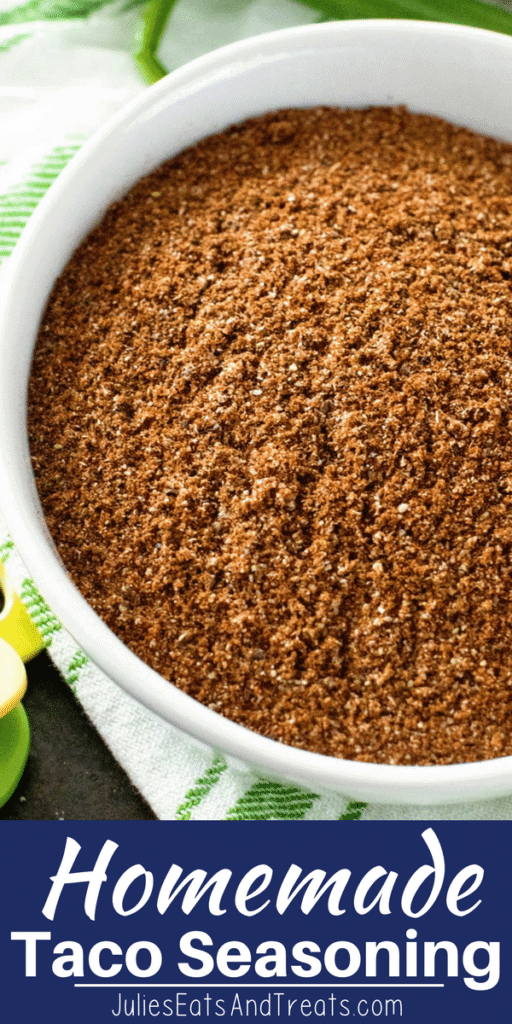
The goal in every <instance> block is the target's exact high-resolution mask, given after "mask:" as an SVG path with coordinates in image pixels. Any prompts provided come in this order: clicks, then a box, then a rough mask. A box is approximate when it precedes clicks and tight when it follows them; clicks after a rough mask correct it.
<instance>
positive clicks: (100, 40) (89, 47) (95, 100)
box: [0, 0, 512, 821]
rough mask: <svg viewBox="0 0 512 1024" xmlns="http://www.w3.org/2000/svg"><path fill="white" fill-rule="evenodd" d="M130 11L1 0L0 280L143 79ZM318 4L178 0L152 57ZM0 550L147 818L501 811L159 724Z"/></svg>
mask: <svg viewBox="0 0 512 1024" xmlns="http://www.w3.org/2000/svg"><path fill="white" fill-rule="evenodd" d="M507 2H508V0H503V3H502V4H501V6H506V3H507ZM140 10H141V5H140V4H137V2H135V3H134V2H133V0H113V2H108V0H28V2H26V3H22V4H17V5H16V4H15V3H14V2H13V0H0V286H1V277H2V265H3V266H6V264H7V261H8V258H9V255H10V253H11V252H12V250H13V248H14V246H15V244H16V241H17V239H18V238H19V236H20V234H21V232H22V231H23V228H24V226H25V224H26V222H27V220H28V218H29V216H30V214H31V212H32V210H33V209H34V207H35V205H37V202H38V201H39V199H40V198H41V197H42V196H43V195H44V193H45V192H46V191H47V189H48V188H49V186H50V185H51V183H52V181H53V180H54V178H55V177H56V176H57V174H58V173H59V171H60V170H61V169H62V168H63V167H64V166H65V164H66V163H67V162H68V161H69V160H70V159H72V157H73V154H74V153H75V152H76V150H77V148H79V146H80V145H81V143H82V142H83V141H84V140H85V139H86V138H88V137H89V136H90V135H91V134H92V132H93V131H94V130H95V129H96V128H97V127H99V126H100V125H101V124H103V123H104V121H105V120H106V119H107V118H108V117H109V116H110V115H111V114H113V113H115V112H116V111H117V110H118V109H119V108H120V107H121V106H122V105H123V104H124V103H126V102H127V101H128V100H129V99H131V98H132V97H133V96H135V95H137V93H138V92H139V91H141V90H142V89H144V88H146V86H145V83H144V81H143V79H142V77H141V75H140V72H139V71H138V69H137V66H136V64H135V61H134V59H133V54H134V53H135V51H136V50H137V47H138V35H139V34H140V31H141V27H140V26H141V19H140ZM318 17H319V16H317V15H316V14H315V13H314V12H312V11H311V10H309V9H308V8H307V7H304V6H303V5H301V4H300V3H299V2H296V0H179V2H178V3H177V4H176V6H175V8H174V10H173V13H172V15H171V18H170V19H169V23H168V27H167V31H166V33H165V36H164V39H163V41H162V46H161V51H160V54H159V56H160V58H161V59H162V61H163V62H164V63H165V64H166V66H167V67H169V68H174V67H177V66H179V65H180V64H182V63H185V61H187V60H190V59H191V58H193V57H196V56H199V55H200V54H201V53H204V52H205V51H206V50H208V49H211V48H212V47H213V46H220V45H222V44H224V43H227V42H232V41H234V40H235V39H239V38H242V37H244V36H248V35H253V34H255V33H257V32H262V31H269V30H271V29H274V28H283V27H286V26H288V25H294V24H305V23H308V22H312V21H316V20H318ZM0 558H1V559H2V560H3V561H4V563H5V565H6V567H7V570H8V572H9V575H10V577H11V579H12V581H13V583H14V585H15V586H16V588H17V590H18V593H19V594H20V596H21V598H22V600H23V602H24V604H25V607H26V608H27V610H28V611H29V614H30V615H31V616H32V618H33V620H34V621H35V623H36V624H37V625H38V627H39V629H40V632H41V633H42V635H43V638H44V640H45V643H46V645H47V647H48V651H49V654H50V656H51V658H52V659H53V661H54V663H55V664H56V665H57V667H58V668H59V670H60V671H61V673H62V675H63V677H64V679H65V680H66V682H67V683H68V684H69V686H70V687H71V688H72V690H73V692H74V693H75V695H76V698H77V700H78V701H79V702H80V703H81V705H82V706H83V708H84V710H85V711H86V713H87V715H88V716H89V718H90V719H91V721H92V722H93V724H94V725H95V726H96V728H97V729H98V731H99V732H100V733H101V735H102V736H103V738H104V740H105V742H106V743H107V745H108V746H109V748H110V749H111V751H112V753H113V754H114V756H115V757H116V758H117V760H118V761H119V763H120V764H121V765H122V766H123V768H124V769H125V771H126V772H127V774H128V775H129V777H130V778H131V780H132V781H133V783H134V784H135V785H136V786H137V787H138V789H139V790H140V792H141V793H142V794H143V796H144V797H145V799H146V800H147V801H148V803H149V804H150V806H151V807H152V808H153V810H154V812H155V814H156V815H157V816H158V817H159V818H162V819H167V820H169V819H177V820H181V821H184V820H214V819H224V820H231V821H236V820H245V819H252V820H270V819H297V818H300V819H304V820H306V819H309V820H322V819H324V820H325V819H334V820H340V819H341V820H343V819H345V820H347V819H352V820H355V819H361V820H365V819H366V820H378V819H391V818H394V819H401V820H404V819H409V820H418V819H420V820H421V819H427V818H428V819H437V820H440V819H492V818H495V819H496V818H497V819H511V818H512V794H511V796H510V797H504V798H501V799H499V800H494V801H485V802H480V803H473V804H462V805H461V804H459V805H451V806H448V807H432V808H428V807H427V808H425V807H404V806H400V807H397V806H385V807H384V806H377V805H366V806H365V805H363V804H360V803H357V802H355V801H353V800H352V799H351V795H350V793H347V794H346V795H345V796H342V795H336V794H331V795H327V796H323V795H319V794H317V793H313V792H308V791H306V790H302V789H299V788H297V787H294V786H290V785H284V784H279V783H275V782H269V781H265V780H262V779H260V778H259V777H258V776H257V775H256V774H255V773H254V772H253V771H252V770H251V769H250V768H248V767H247V766H245V765H243V764H241V763H240V762H237V761H235V760H234V759H233V758H229V757H227V758H225V757H223V756H222V755H219V754H217V753H215V752H213V751H212V750H210V749H209V748H208V747H206V746H204V745H202V744H200V743H197V742H196V741H194V740H191V739H190V738H189V737H187V736H186V735H184V734H183V733H182V732H180V731H179V730H177V729H175V728H173V726H171V725H169V724H167V723H165V722H164V721H163V720H162V719H160V718H159V717H158V716H157V715H155V714H153V713H152V712H150V711H148V710H147V709H146V708H144V707H142V706H141V705H140V704H138V703H137V702H136V701H135V700H134V699H133V698H131V697H129V696H128V695H127V694H126V693H124V691H123V690H121V689H120V688H119V687H118V686H117V685H116V684H115V683H114V682H112V680H110V679H108V678H107V677H106V676H105V675H104V674H103V673H102V672H100V671H99V669H97V668H96V666H95V665H93V664H92V663H91V662H90V661H89V660H88V658H87V656H86V655H85V654H84V652H83V651H81V650H80V649H78V648H77V645H76V643H75V641H74V640H73V639H72V637H70V636H69V634H68V633H66V631H65V630H64V629H63V628H62V626H61V624H60V623H59V622H58V620H57V619H56V617H55V616H54V615H53V613H52V611H51V609H50V608H48V606H47V605H46V603H45V602H44V600H43V598H42V597H41V595H40V594H39V593H38V591H37V588H36V587H35V585H34V583H33V581H32V580H31V579H30V577H29V575H28V573H27V570H26V569H25V567H24V565H23V563H22V561H21V559H20V557H19V554H18V552H17V551H16V550H15V548H14V545H13V543H12V540H11V539H10V538H9V536H8V534H7V530H6V527H5V524H4V523H3V521H2V520H1V519H0Z"/></svg>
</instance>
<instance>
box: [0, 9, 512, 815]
mask: <svg viewBox="0 0 512 1024" xmlns="http://www.w3.org/2000/svg"><path fill="white" fill-rule="evenodd" d="M401 103H403V104H407V106H408V107H409V108H410V109H411V110H412V111H417V112H425V113H430V114H437V115H439V116H441V117H444V118H446V119H447V120H449V121H452V122H455V123H458V124H462V125H466V126H467V127H469V128H473V129H475V130H476V131H481V132H484V133H487V134H490V135H494V136H496V137H499V138H502V139H505V140H507V141H512V38H509V37H507V36H503V35H498V34H497V33H493V32H484V31H481V30H478V29H471V28H461V27H459V26H455V25H442V24H432V23H424V22H411V21H402V22H400V21H353V22H334V23H333V22H331V23H326V24H321V25H314V26H307V27H301V28H296V29H286V30H284V31H279V32H273V33H270V34H268V35H262V36H258V37H255V38H252V39H248V40H244V41H242V42H240V43H235V44H233V45H230V46H226V47H223V48H222V49H220V50H216V51H214V52H213V53H211V54H208V55H207V56H205V57H201V58H199V59H198V60H195V61H192V63H190V64H188V65H187V66H185V67H183V68H181V69H180V70H179V71H175V72H174V73H173V74H171V75H169V76H168V77H167V78H165V79H164V80H163V81H162V82H159V83H158V85H156V86H154V87H153V88H151V89H149V90H147V91H146V92H144V93H143V94H142V95H141V96H140V98H138V99H137V100H135V101H134V102H132V103H130V104H129V106H127V107H126V108H125V109H124V110H123V111H122V112H121V113H120V114H119V115H118V116H116V117H115V118H114V119H113V120H111V121H110V122H109V124H108V125H107V126H106V127H105V128H104V129H102V130H101V131H100V132H99V133H97V134H96V135H95V136H94V138H93V139H91V140H90V141H89V142H88V143H87V144H86V145H85V146H84V147H83V149H82V150H81V151H80V152H79V154H78V155H77V156H76V157H75V158H74V160H73V161H72V163H71V164H70V165H69V167H68V168H67V169H66V170H65V171H64V172H63V173H62V174H61V175H60V177H59V179H58V181H57V182H56V183H55V184H54V185H53V186H52V187H51V189H50V190H49V192H48V194H47V196H46V197H45V199H44V200H43V201H42V203H41V204H40V206H39V207H38V208H37V210H36V211H35V213H34V215H33V217H32V218H31V220H30V223H29V225H28V227H27V229H26V230H25V232H24V233H23V237H22V239H21V241H20V243H19V245H18V246H17V247H16V250H15V253H14V254H13V256H12V258H11V260H10V268H9V275H8V280H7V282H6V285H7V286H6V288H4V296H3V299H2V301H1V308H0V438H1V444H0V495H1V498H0V501H1V507H2V511H3V512H4V515H5V517H6V520H7V523H8V526H9V529H10V531H11V533H12V536H13V538H14V540H15V542H16V544H17V546H18V548H19V551H20V553H21V555H22V557H23V559H24V560H25V563H26V565H27V566H28V568H29V570H30V572H31V573H32V575H33V577H34V579H35V581H36V583H37V585H38V587H39V588H40V590H41V592H42V593H43V594H44V596H45V598H46V600H47V601H48V603H49V604H50V605H51V607H52V608H53V609H54V611H55V612H56V613H57V615H58V616H59V617H60V619H61V621H62V623H63V625H64V626H65V628H66V629H68V630H69V632H70V633H71V634H72V635H73V636H74V637H75V639H76V640H77V642H78V643H79V644H80V645H81V647H83V649H84V650H85V651H86V652H87V653H88V655H89V656H90V657H91V658H92V660H93V661H94V662H96V664H97V665H99V666H100V668H102V669H103V670H104V671H105V672H106V673H107V674H108V675H109V676H111V677H112V678H113V679H115V680H116V681H117V682H118V683H119V685H120V686H122V687H124V689H125V690H127V691H128V692H129V693H131V694H132V695H133V696H135V697H136V698H138V700H140V701H141V702H142V703H143V704H146V705H147V706H148V707H150V708H152V709H153V710H154V711H156V712H158V713H159V714H160V715H162V716H163V717H164V718H165V719H167V720H168V721H170V722H172V723H174V724H175V725H177V726H179V727H180V728H181V729H183V730H185V731H187V732H188V733H190V734H191V735H192V736H194V737H196V739H197V740H200V741H203V742H206V743H208V744H210V745H211V746H213V747H214V748H216V749H217V750H220V751H224V752H227V753H230V754H232V755H235V756H236V757H238V758H240V759H241V760H242V761H244V762H246V763H249V764H252V765H254V766H255V767H256V768H257V769H259V770H260V771H261V773H262V774H265V775H267V776H270V777H273V778H278V779H280V780H282V781H285V780H286V781H292V782H295V783H298V784H299V785H303V786H306V787H308V788H310V789H314V790H317V791H318V790H320V791H321V790H326V789H327V790H328V789H335V790H338V791H341V792H343V793H345V794H347V795H349V796H351V797H353V798H356V799H361V800H373V801H381V802H394V803H402V804H403V803H416V804H420V803H423V804H432V803H447V802H452V801H457V800H470V799H475V798H477V797H478V798H483V797H490V796H498V795H500V794H503V793H505V792H510V791H512V757H503V758H499V759H496V760H493V761H483V762H478V763H476V764H460V765H448V766H440V767H394V766H390V765H380V764H379V765H377V764H362V763H359V762H356V761H344V760H339V759H337V758H333V757H325V756H322V755H320V754H313V753H309V752H307V751H303V750H297V749H295V748H293V747H288V746H284V745H282V744H280V743H277V742H275V741H273V740H270V739H266V738H265V737H263V736H260V735H258V734H256V733H253V732H251V731H250V730H248V729H245V728H243V727H242V726H240V725H235V724H234V723H233V722H230V721H229V720H228V719H226V718H223V717H221V716H220V715H218V714H216V713H215V712H213V711H210V710H209V709H208V708H207V707H204V706H203V705H201V704H198V703H197V702H196V701H195V700H193V699H192V698H190V697H188V696H186V695H185V694H184V693H182V692H181V691H180V690H178V689H176V688H175V687H174V686H172V685H170V684H169V683H168V682H167V681H166V680H164V679H163V678H162V677H161V676H160V675H158V673H156V672H154V671H153V670H152V669H151V668H149V667H148V666H147V665H145V664H144V663H143V662H142V661H141V660H140V659H139V658H137V657H136V655H135V654H132V652H131V651H129V650H128V648H127V647H126V646H125V645H124V644H123V643H122V642H121V641H120V640H119V639H117V637H116V636H114V634H113V633H112V632H111V631H110V629H108V628H107V626H106V625H105V624H104V623H103V622H102V621H101V619H99V618H98V616H97V615H96V613H95V612H94V611H93V610H92V608H91V607H90V606H89V605H88V604H87V602H86V601H85V599H84V598H83V597H82V596H81V594H80V593H79V592H78V590H77V589H76V588H75V587H74V586H73V584H72V583H71V581H70V580H69V578H68V576H67V574H66V571H65V569H64V568H63V566H62V563H61V561H60V559H59V557H58V555H57V553H56V550H55V547H54V545H53V543H52V540H51V538H50V536H49V534H48V531H47V529H46V526H45V523H44V519H43V516H42V512H41V507H40V504H39V500H38V496H37V492H36V488H35V484H34V479H33V475H32V470H31V465H30V459H29V450H28V440H27V430H26V392H27V379H28V375H29V368H30V360H31V354H32V349H33V346H34V342H35V338H36V335H37V331H38V325H39V322H40V319H41V316H42V313H43V310H44V307H45V304H46V300H47V298H48V295H49V293H50V291H51V288H52V285H53V283H54V281H55V279H56V277H57V276H58V274H59V273H60V272H61V270H62V269H63V267H64V266H65V264H66V263H67V261H68V259H69V257H70V256H71V254H72V252H73V251H74V249H75V248H76V246H77V245H78V243H79V242H80V241H81V239H82V238H83V237H84V235H85V234H86V233H87V232H88V231H89V230H90V229H91V228H92V227H93V226H94V225H95V224H96V223H97V222H98V221H99V220H100V218H101V217H102V215H103V213H104V211H105V210H106V208H107V206H108V205H109V204H110V203H111V202H112V201H113V200H114V199H116V198H118V197H119V196H120V195H122V194H123V193H124V192H126V191H127V189H128V188H129V187H130V186H131V185H132V184H133V183H134V182H135V181H137V179H138V178H140V177H141V176H142V175H144V174H146V173H148V172H149V171H151V170H153V169H154V168H155V167H157V166H158V165H159V164H160V163H162V162H163V161H164V160H166V159H167V158H169V157H171V156H173V155H174V154H176V153H177V152H179V151H180V150H182V149H183V148H184V147H186V146H190V145H191V144H193V143H195V142H197V141H198V140H199V139H201V138H203V137H204V136H206V135H209V134H211V133H213V132H216V131H219V130H221V129H223V128H225V127H226V126H227V125H229V124H231V123H233V122H236V121H240V120H243V119H245V118H247V117H250V116H254V115H257V114H261V113H264V112H265V111H268V110H272V109H274V110H276V109H279V108H280V107H292V106H294V107H300V106H302V107H304V106H315V105H319V104H326V105H336V106H342V107H343V106H348V107H363V106H368V105H387V104H401ZM511 201H512V197H511Z"/></svg>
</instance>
